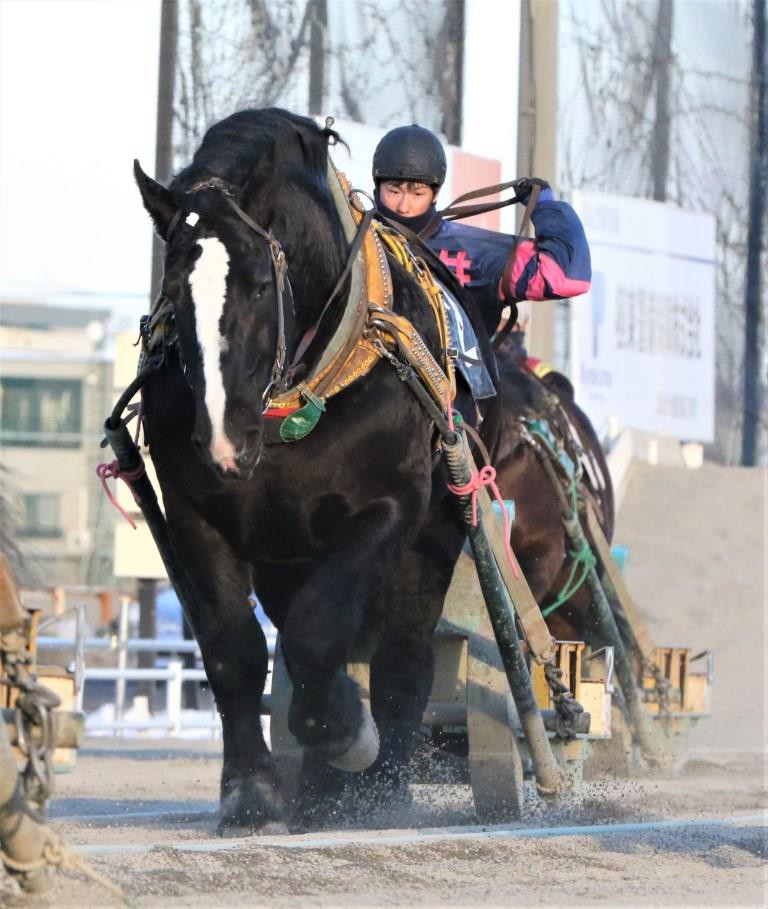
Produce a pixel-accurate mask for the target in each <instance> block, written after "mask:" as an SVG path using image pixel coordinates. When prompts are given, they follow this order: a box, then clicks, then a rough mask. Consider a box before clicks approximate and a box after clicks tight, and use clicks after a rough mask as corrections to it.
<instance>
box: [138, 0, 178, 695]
mask: <svg viewBox="0 0 768 909" xmlns="http://www.w3.org/2000/svg"><path fill="white" fill-rule="evenodd" d="M178 34H179V10H178V2H177V0H161V13H160V64H159V69H158V79H157V127H156V133H155V179H157V180H159V181H160V182H161V183H167V182H168V180H169V179H170V176H171V169H172V167H173V88H174V79H175V74H176V48H177V45H178ZM163 246H164V244H163V241H162V240H161V239H160V238H159V237H158V236H157V235H156V234H154V233H153V234H152V276H151V279H150V303H151V302H153V301H154V300H155V299H156V298H157V295H158V293H159V292H160V285H161V283H162V280H163ZM138 601H139V637H140V638H155V637H156V636H157V580H156V579H155V578H139V580H138ZM154 662H155V654H154V653H145V652H143V651H142V652H140V653H139V659H138V663H139V668H140V669H150V668H152V667H153V666H154ZM153 690H154V684H153V683H152V682H146V683H141V684H140V685H139V693H140V694H145V695H146V696H147V699H148V701H149V704H150V708H151V706H152V693H153Z"/></svg>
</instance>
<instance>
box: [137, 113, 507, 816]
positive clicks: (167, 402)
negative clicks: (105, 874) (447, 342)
mask: <svg viewBox="0 0 768 909" xmlns="http://www.w3.org/2000/svg"><path fill="white" fill-rule="evenodd" d="M330 135H332V133H331V131H330V130H323V129H320V128H319V127H318V126H316V125H315V123H314V122H313V121H311V120H308V119H305V118H302V117H298V116H295V115H292V114H289V113H287V112H285V111H280V110H275V109H268V110H258V111H256V110H251V111H241V112H239V113H237V114H234V115H233V116H231V117H228V118H227V119H225V120H223V121H221V122H220V123H218V124H216V125H215V126H213V127H212V128H211V129H210V130H209V131H208V133H207V134H206V136H205V138H204V140H203V142H202V144H201V146H200V148H199V149H198V151H197V153H196V154H195V156H194V160H193V161H192V163H191V164H190V165H189V166H188V167H187V168H186V169H184V170H183V171H182V172H181V173H180V174H179V175H178V176H177V177H176V178H175V179H174V180H173V181H172V183H171V184H170V186H169V187H168V188H165V187H163V186H161V185H160V184H158V183H156V182H155V181H153V180H151V179H150V178H149V177H147V176H146V175H145V174H144V173H143V172H142V171H141V169H140V168H139V167H138V166H137V167H136V178H137V182H138V185H139V189H140V191H141V195H142V199H143V202H144V205H145V207H146V209H147V211H148V212H149V214H150V215H151V217H152V219H153V221H154V224H155V227H156V229H157V231H158V233H159V235H160V236H161V237H162V238H163V239H164V240H165V242H166V254H165V276H164V282H163V289H162V294H163V297H164V299H165V300H166V301H167V303H168V305H169V306H170V309H171V311H172V314H173V327H174V331H175V333H176V335H177V340H176V341H175V343H174V344H172V345H170V346H168V347H167V349H166V351H165V361H164V366H163V367H162V368H161V369H160V370H159V371H158V372H157V373H156V374H155V375H154V376H153V377H152V378H151V379H150V380H149V381H148V382H147V384H146V385H145V388H144V420H145V428H146V432H147V438H148V441H149V445H150V450H151V454H152V459H153V462H154V464H155V467H156V470H157V476H158V480H159V482H160V486H161V489H162V493H163V499H164V503H165V510H166V517H167V526H168V532H169V536H170V541H171V544H172V547H173V550H174V553H175V557H176V560H177V562H178V564H179V565H180V571H181V572H182V573H183V574H184V576H185V577H186V578H187V581H188V588H187V596H186V597H185V598H184V599H185V600H186V602H185V608H186V610H187V613H188V619H189V621H190V622H191V625H192V627H193V629H194V632H195V635H196V637H197V640H198V642H199V644H200V648H201V651H202V655H203V660H204V664H205V669H206V673H207V675H208V678H209V680H210V684H211V687H212V689H213V693H214V695H215V698H216V703H217V706H218V709H219V712H220V714H221V719H222V724H223V738H224V763H223V770H222V778H221V809H220V829H221V831H222V832H224V833H231V832H239V831H259V830H264V829H265V828H267V829H268V828H270V827H271V828H272V829H274V826H275V824H282V823H284V822H285V820H286V818H287V809H286V806H285V805H284V802H283V798H282V796H281V792H280V785H279V781H278V779H277V776H276V772H275V769H274V767H273V764H272V760H271V756H270V753H269V750H268V748H267V746H266V744H265V741H264V738H263V735H262V731H261V726H260V721H259V717H260V713H261V699H262V693H263V691H264V684H265V677H266V674H267V665H268V656H267V646H266V643H265V638H264V635H263V633H262V630H261V628H260V626H259V624H258V623H257V622H256V620H255V619H254V616H253V613H252V610H251V608H250V605H249V594H250V592H251V590H252V589H253V590H255V592H256V594H257V596H258V598H259V600H260V601H261V602H262V604H263V606H264V608H265V610H266V612H267V614H268V615H269V617H270V618H271V619H272V621H273V622H274V624H275V625H276V626H277V628H278V629H279V631H280V633H281V638H282V646H283V652H284V655H285V660H286V665H287V668H288V671H289V674H290V677H291V680H292V683H293V698H292V703H291V706H290V712H289V727H290V729H291V731H292V733H293V734H294V735H295V737H296V738H297V740H298V741H299V743H300V744H301V745H302V746H303V747H304V749H305V769H304V782H303V788H302V789H300V795H299V802H298V812H299V816H301V813H302V811H305V812H306V811H309V810H310V809H311V807H312V805H313V804H314V803H315V800H316V798H317V796H318V788H319V784H318V783H317V780H316V777H317V778H320V777H322V772H323V768H325V767H326V766H329V765H330V766H331V767H333V768H339V769H341V770H342V771H363V770H366V776H367V778H368V779H369V780H370V781H372V782H374V783H375V784H376V785H377V786H378V787H379V788H380V791H382V792H383V793H384V794H385V795H386V796H387V797H388V798H389V799H391V798H392V796H393V795H394V794H399V795H404V792H403V790H404V789H407V763H408V754H409V749H410V745H411V740H412V738H413V735H414V732H415V731H416V730H417V728H418V727H419V724H420V722H421V717H422V713H423V710H424V707H425V705H426V702H427V699H428V696H429V692H430V688H431V683H432V674H433V655H432V646H431V640H432V634H433V630H434V627H435V625H436V623H437V620H438V618H439V615H440V611H441V607H442V603H443V599H444V595H445V592H446V589H447V586H448V584H449V582H450V579H451V574H452V570H453V566H454V563H455V561H456V559H457V557H458V554H459V551H460V549H461V545H462V542H463V537H464V534H463V531H462V527H461V524H460V520H459V517H458V511H457V509H456V508H455V504H454V502H453V501H452V497H451V495H450V493H449V492H448V490H447V488H446V485H445V479H444V474H443V470H442V469H437V470H435V469H433V463H434V462H433V455H434V429H433V426H432V425H431V423H430V422H429V420H428V418H427V417H426V416H425V413H424V411H423V410H422V408H421V407H420V405H419V404H418V403H417V401H416V399H415V397H414V396H413V394H412V393H411V392H410V391H409V389H408V388H407V387H406V386H405V385H404V384H403V382H401V381H400V379H399V378H398V376H397V373H396V372H395V370H393V369H392V368H391V367H390V365H389V364H388V363H386V362H385V361H383V360H382V361H380V362H379V363H378V364H377V365H376V366H375V367H374V368H373V370H372V371H371V372H370V373H369V374H368V375H367V376H365V377H364V378H361V379H359V380H358V381H357V382H355V383H354V384H353V385H352V386H351V387H349V388H348V389H346V390H345V391H343V392H342V393H341V394H339V395H338V396H337V397H335V398H333V399H331V400H330V401H329V402H328V407H327V413H325V415H324V416H323V418H322V419H321V420H320V421H319V423H318V425H317V427H316V428H315V429H314V431H313V432H312V433H311V434H310V435H308V436H307V437H306V438H304V439H303V440H302V441H300V442H296V443H292V444H285V443H283V442H281V441H280V440H279V439H278V438H277V436H276V433H275V432H274V431H273V425H272V424H270V425H268V423H269V422H270V421H266V420H265V419H264V416H263V405H262V401H263V398H264V396H265V394H268V388H269V385H270V382H271V379H272V378H273V369H274V363H275V351H276V348H277V347H278V321H279V320H278V317H277V303H278V301H277V284H276V279H275V273H274V264H273V256H272V254H271V249H272V252H273V253H274V247H272V248H271V247H270V241H269V237H266V236H265V233H264V232H267V233H268V234H269V236H271V237H274V238H275V239H276V240H277V241H279V243H280V244H281V246H282V250H283V251H284V253H285V257H286V260H287V278H288V282H289V285H286V291H285V296H286V304H289V303H290V298H291V297H292V300H293V307H291V306H290V305H286V312H285V317H286V329H285V335H286V339H287V346H288V359H289V361H290V358H291V354H292V353H293V351H295V349H296V346H297V344H298V343H299V340H300V339H301V338H302V337H303V336H304V335H305V333H306V332H307V331H308V330H309V329H310V328H311V327H312V326H313V325H314V324H315V322H316V320H317V319H318V317H319V315H320V313H321V310H322V309H323V306H324V304H325V301H326V300H327V299H328V298H329V296H330V294H331V292H332V290H333V288H334V286H335V284H336V283H337V281H338V279H339V276H340V275H341V273H342V270H343V267H344V263H345V259H346V257H347V254H348V244H347V242H346V240H345V238H344V235H343V233H342V228H341V223H340V220H339V215H338V212H337V210H336V208H335V206H334V202H333V201H332V197H331V193H330V191H329V186H328V182H327V177H326V168H327V144H328V139H329V136H330ZM230 200H232V201H234V202H236V203H237V206H238V207H239V208H240V209H241V210H242V212H244V213H245V214H246V216H247V217H246V218H243V217H242V216H241V215H240V214H239V213H238V211H237V210H236V208H235V207H234V206H233V205H231V204H230ZM249 220H250V221H251V222H253V223H249ZM254 225H255V226H254ZM390 268H391V272H392V280H393V285H394V300H395V310H396V311H397V312H399V313H401V314H403V315H405V316H407V318H408V319H409V320H410V321H411V322H412V323H413V325H414V326H415V327H416V328H417V330H418V331H419V333H420V334H421V336H422V338H424V340H425V342H426V343H427V345H428V346H429V347H430V349H431V350H432V351H433V353H435V354H438V351H439V342H438V334H437V329H436V327H435V324H434V321H433V319H432V317H431V315H430V312H429V308H428V306H427V305H426V303H425V299H424V296H423V294H422V292H421V290H420V289H419V287H418V286H417V284H416V283H415V282H414V281H413V280H412V278H411V277H410V276H409V275H408V274H407V273H406V272H405V271H404V270H403V269H402V268H400V267H399V266H397V265H396V264H395V263H390ZM345 294H346V288H344V290H343V291H342V293H341V295H340V297H339V298H338V299H337V300H336V303H335V304H334V305H333V306H332V307H330V308H329V310H328V313H327V315H326V317H324V319H323V320H321V322H320V327H319V330H318V332H317V334H316V336H315V338H314V340H313V341H312V344H311V345H310V347H309V352H308V356H307V357H306V358H305V365H306V366H307V368H308V371H309V372H310V373H311V371H312V369H313V367H314V365H315V364H316V363H317V359H318V357H319V356H320V354H321V352H322V351H323V349H324V344H325V342H327V340H328V338H329V337H330V336H331V333H332V332H333V331H334V330H335V328H336V325H337V323H338V321H339V318H340V312H341V309H342V306H341V301H342V300H343V298H344V297H345ZM481 344H482V345H483V346H486V351H485V352H486V353H488V351H487V341H486V340H483V341H481ZM490 360H492V357H490V359H489V361H490ZM470 405H471V401H470V400H469V399H468V398H467V397H466V396H463V397H462V395H460V396H459V398H458V399H457V406H458V407H459V408H460V409H463V410H464V411H466V413H467V418H468V419H471V414H472V413H473V412H474V408H473V407H471V406H470ZM491 406H492V407H493V406H496V405H491ZM494 425H495V422H494V417H493V414H489V415H486V419H485V421H484V423H483V427H484V435H485V436H486V442H487V444H489V445H490V446H491V448H492V449H493V443H494V431H493V427H494ZM190 591H191V593H190ZM372 629H376V636H375V641H376V643H375V645H374V648H373V652H372V657H371V664H370V665H371V712H372V714H373V719H371V716H370V714H369V713H368V711H367V708H365V707H364V702H363V701H361V698H360V693H359V689H358V687H357V685H356V684H355V683H354V682H353V681H352V679H350V677H349V676H348V675H347V673H346V671H345V663H346V661H347V657H348V654H349V653H350V651H352V650H353V649H354V647H355V646H356V645H357V643H358V642H359V641H360V640H361V638H364V637H370V632H371V630H372ZM302 793H303V796H302ZM302 798H303V804H302Z"/></svg>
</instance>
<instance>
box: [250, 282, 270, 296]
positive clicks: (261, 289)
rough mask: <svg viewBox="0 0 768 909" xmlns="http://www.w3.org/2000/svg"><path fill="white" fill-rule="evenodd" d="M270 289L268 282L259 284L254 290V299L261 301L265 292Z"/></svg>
mask: <svg viewBox="0 0 768 909" xmlns="http://www.w3.org/2000/svg"><path fill="white" fill-rule="evenodd" d="M268 288H269V282H268V281H264V282H262V283H261V284H257V285H256V287H255V288H254V290H253V299H254V300H259V299H261V297H263V296H264V294H265V292H266V291H267V290H268Z"/></svg>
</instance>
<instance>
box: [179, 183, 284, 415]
mask: <svg viewBox="0 0 768 909" xmlns="http://www.w3.org/2000/svg"><path fill="white" fill-rule="evenodd" d="M204 189H216V190H218V191H219V192H220V193H221V194H222V195H223V196H224V199H225V200H226V202H227V204H228V205H229V207H230V208H231V209H232V211H234V212H235V214H236V215H237V216H238V217H239V218H240V220H241V221H243V222H244V223H245V224H247V225H248V227H250V228H251V230H252V231H254V232H255V233H257V234H258V235H259V236H260V237H261V238H262V239H263V240H264V241H265V242H266V244H267V249H268V250H269V257H270V259H271V261H272V275H273V279H274V284H275V296H276V302H277V343H276V349H275V359H274V361H273V363H272V371H271V373H270V376H269V381H268V382H267V385H266V387H265V388H264V391H263V392H262V395H261V404H262V412H264V411H266V410H268V409H269V406H270V404H271V401H272V394H273V392H274V390H275V388H277V387H278V386H279V385H280V384H281V382H282V380H283V377H284V375H285V371H286V358H287V342H286V335H285V296H286V293H285V291H286V288H287V290H288V296H291V297H292V294H291V285H290V282H289V281H288V280H287V271H288V263H287V261H286V258H285V252H284V251H283V247H282V245H281V244H280V241H279V240H278V239H277V238H276V237H274V236H273V235H272V233H271V232H270V231H267V230H264V228H263V227H262V226H261V225H260V224H257V223H256V221H254V220H253V218H251V216H250V215H248V214H247V213H246V212H244V211H243V209H242V208H240V206H239V205H238V204H237V202H235V200H234V198H233V191H232V187H231V186H230V185H229V184H228V183H227V182H226V181H224V180H222V179H220V178H219V177H210V178H209V179H207V180H201V181H200V182H198V183H195V184H193V185H192V186H191V187H190V188H189V189H188V190H186V194H187V195H189V194H191V193H197V192H201V191H202V190H204ZM182 213H183V210H182V209H181V208H179V209H177V211H176V214H175V215H174V216H173V218H172V220H171V223H170V225H169V226H168V232H167V234H166V236H167V237H168V238H170V236H171V234H172V233H173V231H174V230H175V229H176V227H177V226H178V224H179V221H180V219H181V216H182ZM187 214H188V215H189V213H187Z"/></svg>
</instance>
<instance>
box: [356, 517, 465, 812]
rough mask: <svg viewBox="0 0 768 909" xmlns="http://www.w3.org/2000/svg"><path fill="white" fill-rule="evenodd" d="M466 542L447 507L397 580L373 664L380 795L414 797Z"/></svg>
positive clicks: (405, 561)
mask: <svg viewBox="0 0 768 909" xmlns="http://www.w3.org/2000/svg"><path fill="white" fill-rule="evenodd" d="M463 539H464V534H463V531H462V529H461V527H460V526H459V524H458V521H457V519H456V514H455V512H454V510H453V503H452V502H446V503H444V504H443V507H442V516H441V518H440V519H438V520H434V521H432V522H430V524H429V526H428V528H427V529H426V530H425V531H424V532H423V533H422V534H421V536H420V537H419V539H418V540H417V541H416V544H415V545H414V547H413V548H412V549H411V550H409V551H408V552H407V553H406V554H405V555H404V558H403V560H402V563H401V564H400V565H399V566H398V570H397V573H396V575H395V577H394V579H393V590H392V594H391V598H390V600H389V602H388V603H387V607H386V618H385V631H384V635H383V637H382V640H381V642H380V644H379V646H378V648H377V650H376V653H375V654H374V656H373V659H372V660H371V707H372V710H373V715H374V718H375V720H376V723H377V725H378V727H379V731H380V736H381V748H380V753H379V758H378V760H377V761H376V764H375V765H374V766H373V767H372V768H371V771H370V774H369V775H370V776H371V777H373V778H374V780H375V783H376V786H377V789H379V790H380V793H389V794H395V793H396V794H398V795H400V796H401V797H402V798H404V799H407V798H408V791H409V790H408V764H409V760H410V755H411V751H412V747H413V742H414V737H415V734H416V733H417V732H418V730H419V728H420V726H421V722H422V717H423V715H424V710H425V708H426V706H427V703H428V700H429V695H430V692H431V690H432V682H433V675H434V651H433V645H432V638H433V634H434V630H435V626H436V625H437V622H438V619H439V618H440V613H441V611H442V607H443V602H444V600H445V595H446V593H447V591H448V587H449V585H450V581H451V577H452V575H453V568H454V565H455V563H456V559H457V558H458V555H459V552H460V549H461V545H462V542H463Z"/></svg>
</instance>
